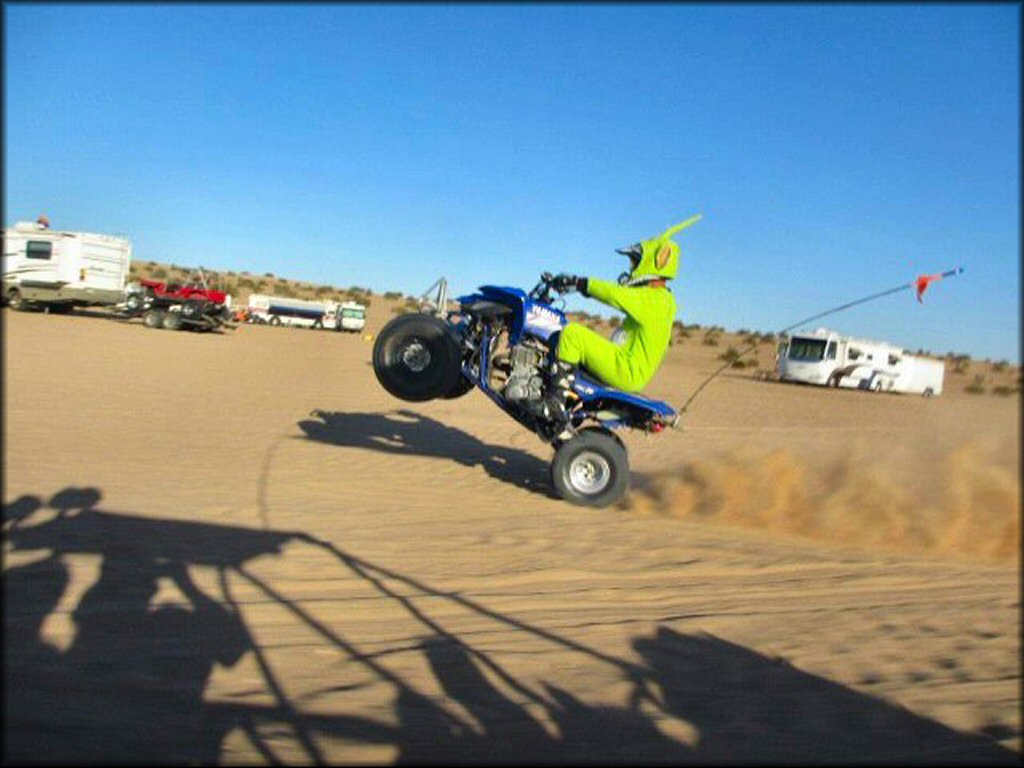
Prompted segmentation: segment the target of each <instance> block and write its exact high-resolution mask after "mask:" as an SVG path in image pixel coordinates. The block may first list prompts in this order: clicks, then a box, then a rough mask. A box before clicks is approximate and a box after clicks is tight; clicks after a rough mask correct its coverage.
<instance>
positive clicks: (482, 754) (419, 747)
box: [3, 488, 1020, 764]
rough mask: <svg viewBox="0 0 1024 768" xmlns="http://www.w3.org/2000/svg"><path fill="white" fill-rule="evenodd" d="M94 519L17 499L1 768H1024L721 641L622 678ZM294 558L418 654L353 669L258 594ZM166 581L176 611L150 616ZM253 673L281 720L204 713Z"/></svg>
mask: <svg viewBox="0 0 1024 768" xmlns="http://www.w3.org/2000/svg"><path fill="white" fill-rule="evenodd" d="M100 499H101V494H100V493H99V491H97V490H96V489H92V488H84V489H83V488H66V489H64V490H62V491H61V492H59V493H57V494H56V495H54V496H53V497H51V498H50V499H49V500H48V501H47V502H45V503H44V501H43V500H42V499H40V498H39V497H35V496H23V497H21V498H20V499H18V500H17V501H15V502H14V503H12V504H10V505H8V506H6V507H5V508H4V522H3V525H4V540H5V541H4V545H5V550H6V551H7V553H8V554H10V553H26V552H31V553H36V554H38V555H39V559H37V560H33V561H32V562H31V563H29V564H23V565H16V566H12V567H9V568H5V570H4V574H3V596H4V608H5V610H4V640H5V643H4V654H5V658H4V662H5V663H4V704H5V706H4V732H3V736H4V739H3V751H4V762H5V763H24V762H34V763H52V764H63V763H67V762H70V763H82V762H88V763H107V762H119V763H126V764H133V763H153V762H159V763H193V764H213V763H216V762H218V761H219V760H221V759H222V758H223V757H224V754H223V746H224V742H225V738H226V737H227V735H228V734H229V733H238V732H240V733H241V734H244V735H245V736H246V737H247V738H248V741H249V743H250V744H251V746H252V748H253V749H254V750H255V752H256V753H257V754H259V755H260V756H261V757H262V758H263V759H264V760H265V761H266V762H268V763H271V764H278V763H281V762H283V760H284V758H283V757H282V754H281V752H282V741H287V742H288V744H291V745H293V747H295V746H297V748H298V749H299V754H301V755H302V758H301V761H302V762H303V763H313V764H326V763H327V762H329V761H330V762H335V763H336V762H341V761H344V760H345V759H346V758H345V754H344V753H343V752H342V753H341V754H339V753H338V752H332V753H331V755H330V759H329V760H328V757H327V756H326V755H325V754H324V741H323V738H324V737H336V738H343V739H345V740H347V741H348V742H349V743H357V744H384V745H391V746H393V747H394V748H395V749H396V755H397V757H396V760H397V762H399V763H442V762H443V763H451V762H459V763H467V764H479V763H504V764H508V763H519V764H522V763H544V762H560V763H570V762H571V763H620V762H626V763H638V762H672V763H694V762H696V763H706V762H715V761H723V762H744V763H745V762H789V761H793V762H805V763H822V762H838V761H846V762H855V763H866V762H877V763H884V764H893V763H896V764H899V763H910V762H918V763H923V764H937V763H970V764H982V763H989V764H1019V762H1020V756H1019V755H1017V754H1016V753H1014V752H1011V751H1009V750H1006V749H1004V748H1003V747H1001V746H1000V745H999V744H997V743H995V742H994V741H992V740H991V739H990V738H988V737H986V736H984V735H980V734H968V733H961V732H958V731H955V730H952V729H950V728H947V727H945V726H943V725H941V724H939V723H936V722H933V721H930V720H927V719H924V718H921V717H918V716H916V715H914V714H912V713H910V712H908V711H906V710H904V709H901V708H899V707H895V706H892V705H890V704H888V703H886V702H884V701H881V700H878V699H875V698H871V697H869V696H865V695H863V694H860V693H857V692H855V691H852V690H850V689H847V688H844V687H843V686H841V685H837V684H835V683H832V682H830V681H828V680H825V679H822V678H820V677H816V676H814V675H810V674H807V673H805V672H801V671H800V670H798V669H795V668H793V667H792V666H789V665H788V664H785V663H781V662H780V661H778V660H775V659H769V658H766V657H764V656H762V655H760V654H758V653H756V652H753V651H751V650H749V649H746V648H743V647H740V646H737V645H734V644H732V643H729V642H727V641H725V640H721V639H719V638H715V637H711V636H706V635H703V636H689V635H683V634H680V633H678V632H676V631H674V630H673V629H671V628H668V627H664V626H663V627H660V628H658V629H657V630H656V632H654V633H653V635H651V636H639V637H636V638H634V639H633V648H634V650H635V651H636V655H637V659H638V660H639V661H636V662H634V661H626V660H623V659H619V658H616V657H614V656H610V655H607V654H605V653H603V652H601V651H600V650H598V649H594V648H590V647H587V646H585V645H583V644H582V643H579V642H577V641H575V640H573V639H572V638H571V637H568V636H564V635H559V634H557V633H554V632H551V631H549V630H546V629H544V628H542V627H538V626H533V625H530V624H527V623H526V622H524V621H521V620H519V619H516V618H514V617H512V616H508V615H505V614H501V613H499V612H496V611H493V610H491V609H489V608H487V607H486V606H484V605H483V604H481V603H478V602H476V601H474V600H473V599H471V598H469V597H466V596H465V595H463V594H457V593H455V594H453V593H449V592H445V591H441V590H437V589H435V588H433V587H430V586H429V585H427V584H424V583H422V582H420V581H418V580H416V579H414V578H411V577H409V576H406V575H403V574H401V573H398V572H395V571H392V570H389V569H387V568H384V567H381V566H378V565H375V564H373V563H370V562H368V561H365V560H362V559H360V558H358V557H355V556H354V555H352V554H350V553H347V552H345V551H344V550H342V549H340V548H338V547H337V546H336V545H334V544H332V543H330V542H325V541H318V540H315V539H313V538H311V537H309V536H306V535H305V534H302V533H298V532H288V531H261V530H255V529H248V528H241V527H233V526H220V525H213V524H208V523H199V522H178V521H164V520H158V519H150V518H145V517H140V516H133V515H126V514H120V513H116V514H115V513H112V512H105V511H101V510H100V509H98V508H97V507H96V505H97V504H98V503H99V501H100ZM288 542H301V544H302V546H309V547H315V548H319V549H320V551H322V552H325V553H329V555H330V556H331V557H332V558H333V559H334V561H336V562H337V567H338V568H339V570H340V571H342V572H344V573H347V574H348V575H349V576H350V577H351V578H353V579H358V580H361V582H363V583H364V584H365V585H367V586H368V587H369V588H371V589H372V590H374V591H376V592H377V593H378V595H379V596H380V597H382V598H385V599H387V600H388V601H389V602H393V604H394V605H395V606H397V607H400V608H401V609H402V610H403V611H404V612H405V613H406V615H407V617H408V621H409V622H410V625H411V630H410V633H411V634H413V635H414V636H418V637H419V638H420V641H419V642H418V643H417V644H416V645H415V647H412V648H409V647H408V644H405V643H403V646H402V647H401V648H398V647H396V648H386V647H385V648H383V649H378V650H377V651H376V652H375V653H372V654H367V653H363V652H360V650H359V649H358V648H357V647H356V645H355V644H354V643H353V642H352V641H351V640H350V639H348V637H346V634H345V632H346V626H345V621H344V619H343V618H339V619H337V620H335V621H332V622H331V624H330V625H328V624H326V623H324V622H323V621H322V620H320V619H317V618H316V617H314V616H312V615H311V614H309V613H308V612H307V611H306V610H305V608H304V606H303V605H302V604H301V603H300V602H298V601H294V600H290V599H289V598H288V597H287V596H286V595H284V594H282V593H281V592H280V591H279V590H278V588H277V587H275V585H274V584H271V583H266V582H264V581H263V580H261V579H260V578H259V577H258V576H256V575H254V574H253V573H251V572H250V569H249V567H248V565H249V563H250V561H252V560H253V559H254V558H257V557H261V556H262V557H266V556H277V557H283V556H285V553H283V551H282V547H283V546H284V544H286V543H288ZM289 551H290V550H289ZM81 554H89V555H93V556H99V558H100V575H99V578H98V579H97V581H96V582H95V583H94V584H93V585H92V586H90V587H89V588H88V589H87V590H86V591H85V593H84V594H83V596H82V598H81V600H80V601H79V602H78V604H77V605H75V606H74V607H73V609H72V612H71V616H70V617H71V620H72V622H73V624H74V627H75V633H74V637H73V639H72V641H71V643H70V645H69V646H68V647H67V648H66V649H65V650H61V649H58V648H57V647H55V646H53V645H51V644H49V643H48V642H47V641H46V640H45V639H44V637H43V633H42V626H43V623H44V621H45V620H46V618H47V617H48V616H49V615H50V614H51V613H53V612H54V611H55V610H56V609H57V607H58V605H59V604H60V602H61V598H62V596H63V595H64V593H65V591H66V590H67V589H68V584H69V580H70V578H69V577H70V573H69V563H68V561H67V558H68V557H69V556H72V555H81ZM191 567H208V568H214V569H216V571H217V572H218V573H219V577H220V581H219V584H220V590H219V594H217V595H211V594H208V593H206V592H204V591H203V590H201V589H200V588H199V587H198V586H197V585H196V583H195V582H194V581H193V579H192V577H191V575H190V572H189V569H190V568H191ZM229 575H230V577H231V578H230V579H229V578H228V576H229ZM164 579H167V580H169V581H170V582H171V583H173V584H174V585H175V586H176V587H177V589H178V590H179V592H180V594H181V595H182V596H184V599H185V601H186V604H185V605H176V604H171V605H168V604H166V603H165V604H162V605H159V606H154V605H153V602H152V601H153V597H154V595H155V594H156V592H157V588H158V582H160V581H161V580H164ZM239 580H241V581H242V582H244V583H246V584H247V585H248V586H249V587H252V588H255V589H256V590H257V594H258V598H257V599H258V601H259V602H263V603H266V602H271V603H273V604H276V605H278V606H280V607H282V608H284V609H285V610H287V611H288V613H289V614H290V615H291V616H292V617H293V619H294V620H295V621H296V622H300V623H301V624H303V625H304V626H305V627H307V628H308V629H310V630H312V631H313V632H315V633H316V634H317V635H318V636H319V637H320V638H321V641H322V642H323V644H324V645H326V646H329V647H333V648H334V649H335V650H336V652H337V653H338V656H339V659H340V660H343V661H347V662H348V663H355V664H359V665H361V666H362V667H363V668H364V669H366V670H367V671H368V672H369V673H371V674H372V675H373V676H374V677H376V678H377V679H379V680H380V681H382V682H384V683H386V684H388V685H390V686H391V687H392V689H393V691H394V708H395V709H394V715H395V717H394V718H392V719H389V720H388V721H387V722H382V721H376V720H373V719H370V718H364V717H359V716H348V715H341V714H322V713H321V714H314V713H309V712H304V711H303V710H302V707H301V706H300V704H299V703H297V702H296V701H294V700H293V699H292V698H290V697H289V696H288V694H287V693H286V691H285V688H286V686H284V685H282V682H281V681H280V680H279V679H278V678H277V677H276V676H275V673H274V671H273V670H272V668H271V665H270V664H269V663H268V661H267V657H266V653H265V649H264V648H261V647H260V645H259V643H257V642H256V641H255V639H254V636H253V634H252V633H251V632H250V631H249V628H248V626H247V624H246V617H245V615H244V611H243V607H244V606H242V605H240V604H239V603H238V602H237V601H236V600H235V598H234V596H233V595H232V589H231V586H230V583H231V582H234V583H238V581H239ZM421 597H429V598H430V599H429V600H426V601H423V600H419V599H418V598H421ZM446 604H457V606H458V607H459V608H461V609H466V610H469V611H472V612H473V613H474V614H476V615H477V617H478V618H479V619H481V620H486V621H492V622H494V623H495V624H497V625H501V628H503V629H504V630H505V631H509V630H511V631H514V632H517V633H522V634H523V635H524V636H525V635H529V636H531V637H532V638H533V639H534V640H537V639H540V640H543V641H544V642H545V643H549V644H551V645H552V646H553V647H554V648H557V649H558V650H560V651H562V652H563V653H571V654H573V655H575V656H576V657H577V659H578V661H579V662H580V663H581V664H583V663H586V664H589V665H610V666H611V667H612V668H614V670H616V672H617V673H618V674H621V676H622V678H623V679H624V680H625V681H627V682H628V683H629V685H630V689H631V690H632V695H631V696H630V697H629V700H628V702H626V703H625V704H624V705H623V706H608V705H600V706H595V705H592V704H588V703H587V702H585V701H583V700H582V699H580V698H579V697H578V696H576V695H574V693H573V692H572V691H569V690H565V689H564V688H559V687H556V686H554V685H551V684H548V683H545V682H543V681H539V682H538V681H527V680H523V679H518V678H516V677H515V676H514V675H512V674H511V673H510V672H509V671H508V670H507V669H505V668H504V667H503V666H502V665H501V664H500V663H499V662H498V661H497V660H496V659H495V658H494V657H493V655H491V654H488V653H486V652H484V651H483V650H481V649H479V648H477V647H475V646H474V645H473V644H472V643H471V642H470V641H469V640H468V639H465V638H463V637H460V636H459V635H458V634H457V633H456V632H454V631H450V630H449V629H447V628H446V627H445V626H444V625H443V624H442V623H441V622H440V621H439V620H437V619H435V618H433V617H432V616H431V615H430V612H428V611H427V610H426V609H425V608H424V606H430V607H431V611H434V612H438V606H440V607H441V608H442V609H443V608H444V606H445V605H446ZM339 609H341V610H342V611H343V609H344V606H343V605H341V606H339ZM447 613H448V614H451V611H450V610H449V611H447ZM339 615H341V616H343V615H344V614H343V613H340V614H339ZM399 653H419V654H422V655H423V658H424V659H425V661H426V663H427V666H428V667H429V669H430V670H431V672H432V674H433V675H434V676H435V678H436V681H437V684H438V687H439V688H440V690H441V691H442V692H443V696H442V697H441V701H445V702H448V703H449V704H450V703H453V702H456V703H458V704H459V705H460V708H459V710H458V711H459V712H461V713H468V717H467V715H466V714H459V715H456V714H453V712H454V711H455V710H454V709H453V708H452V707H451V706H442V703H441V701H439V700H438V698H437V697H436V696H428V695H427V694H426V693H424V692H422V691H420V690H418V689H417V688H416V686H415V685H414V683H413V682H411V681H407V680H405V679H403V678H402V677H401V676H400V675H398V674H397V673H395V672H394V671H393V670H392V669H390V668H389V666H388V665H387V664H386V663H384V662H385V660H386V659H387V658H388V657H389V656H390V655H393V654H399ZM247 654H252V657H253V659H254V660H255V662H256V665H257V667H258V669H259V670H260V673H261V676H262V678H261V687H262V689H263V691H264V692H265V693H267V694H269V695H270V697H271V698H272V700H273V701H274V702H275V703H274V704H270V705H252V704H246V703H224V702H209V701H206V700H205V698H204V691H205V689H206V686H207V683H208V681H209V679H210V675H211V673H212V671H213V669H214V668H215V667H217V666H221V667H232V666H234V665H236V664H238V663H239V662H240V660H241V659H242V658H243V657H244V656H246V655H247ZM324 693H332V694H333V695H344V693H343V692H342V693H341V694H339V693H338V692H337V691H336V690H334V689H328V690H326V691H324ZM314 698H315V696H314ZM357 706H358V704H354V705H353V707H352V708H353V709H355V708H356V707H357ZM538 716H540V717H543V719H545V720H547V721H548V723H549V724H553V725H554V728H553V729H552V728H550V727H548V728H545V727H543V726H542V725H541V722H540V719H538ZM671 721H682V722H684V723H686V724H688V726H689V727H690V729H691V731H695V732H696V734H697V736H698V738H697V739H695V740H693V742H692V743H684V742H682V741H679V740H677V739H675V738H672V737H671V736H670V735H668V732H667V730H666V729H665V727H664V724H665V723H670V722H671ZM291 754H294V751H292V752H291Z"/></svg>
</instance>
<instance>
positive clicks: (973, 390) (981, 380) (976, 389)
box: [964, 374, 985, 395]
mask: <svg viewBox="0 0 1024 768" xmlns="http://www.w3.org/2000/svg"><path fill="white" fill-rule="evenodd" d="M964 392H969V393H970V394H972V395H981V394H984V393H985V377H984V376H982V375H981V374H975V376H974V381H972V382H971V383H970V384H968V385H967V386H966V387H964Z"/></svg>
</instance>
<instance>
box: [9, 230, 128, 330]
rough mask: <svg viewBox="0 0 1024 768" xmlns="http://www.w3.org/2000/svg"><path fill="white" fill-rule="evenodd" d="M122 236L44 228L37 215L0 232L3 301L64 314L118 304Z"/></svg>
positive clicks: (123, 267)
mask: <svg viewBox="0 0 1024 768" xmlns="http://www.w3.org/2000/svg"><path fill="white" fill-rule="evenodd" d="M131 260H132V244H131V242H130V241H129V240H128V238H126V237H121V236H115V235H103V234H98V233H95V232H70V231H62V230H55V229H50V227H49V222H48V221H47V220H46V219H45V217H43V216H40V217H39V220H37V221H35V222H29V221H19V222H17V223H16V224H15V225H14V226H13V227H8V228H5V229H4V245H3V299H4V302H5V303H6V304H8V305H9V306H10V307H11V308H12V309H17V310H30V309H43V310H45V311H48V312H68V311H70V310H71V309H72V308H74V307H89V306H113V305H115V304H118V303H120V302H122V301H123V300H124V292H125V283H126V282H127V279H128V270H129V267H130V266H131Z"/></svg>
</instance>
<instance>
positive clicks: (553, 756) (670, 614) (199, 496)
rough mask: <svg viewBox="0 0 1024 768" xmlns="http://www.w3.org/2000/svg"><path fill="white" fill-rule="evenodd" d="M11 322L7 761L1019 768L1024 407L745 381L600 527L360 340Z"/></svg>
mask: <svg viewBox="0 0 1024 768" xmlns="http://www.w3.org/2000/svg"><path fill="white" fill-rule="evenodd" d="M389 316H390V315H389V307H388V305H387V304H386V303H385V302H376V301H375V302H374V304H373V306H372V307H371V310H370V317H369V327H368V332H370V333H373V332H375V331H376V329H377V328H379V327H380V326H381V325H382V324H383V322H384V321H385V320H386V319H387V318H388V317H389ZM3 321H4V326H5V327H4V333H5V342H6V343H5V382H4V383H5V385H6V386H5V388H4V416H5V418H4V449H5V455H4V466H5V470H6V472H5V486H4V505H5V515H4V566H3V567H4V600H5V628H4V632H5V637H4V639H5V665H4V667H5V697H6V700H5V703H6V705H7V706H6V707H5V710H6V720H5V733H4V753H5V758H7V759H10V760H11V761H16V762H17V761H25V760H29V759H32V760H37V761H41V762H58V761H61V760H68V759H71V760H74V761H83V760H92V761H98V762H111V761H114V760H134V759H137V760H142V761H153V760H163V761H173V762H187V761H193V762H222V763H253V762H260V763H263V762H266V763H270V762H275V761H276V762H287V763H291V762H295V763H303V764H308V763H314V762H331V763H344V762H355V763H365V762H374V763H387V762H392V761H395V760H407V761H417V760H418V761H427V762H449V761H460V762H467V763H468V762H481V761H483V762H502V763H508V762H550V761H562V762H607V761H613V762H627V763H628V762H644V761H661V762H680V763H686V762H709V761H727V762H750V761H755V760H769V761H775V762H783V761H792V760H803V761H810V762H821V761H825V762H835V761H841V760H846V761H853V762H865V761H875V762H888V763H891V762H896V763H903V762H909V761H919V762H926V763H936V762H952V763H965V762H970V763H1019V762H1020V757H1021V744H1020V738H1021V730H1020V716H1019V711H1020V696H1019V694H1020V665H1019V661H1018V656H1019V651H1020V648H1019V631H1018V617H1019V607H1020V603H1019V568H1018V564H1019V538H1020V528H1019V504H1020V481H1019V469H1018V468H1019V460H1020V448H1019V434H1018V430H1019V423H1020V421H1019V415H1020V411H1019V401H1018V400H1017V399H1016V398H998V397H993V396H987V397H973V396H970V395H967V394H964V393H963V392H962V390H958V389H957V388H955V387H951V388H950V389H949V391H948V393H947V394H944V395H943V396H941V397H939V398H934V399H931V400H925V399H923V398H908V397H900V396H893V395H868V394H865V393H860V392H848V391H831V390H827V391H826V390H821V389H815V388H808V387H796V386H788V385H781V384H774V383H766V382H760V381H757V380H755V379H754V378H752V377H751V376H750V375H746V374H742V373H739V372H737V373H731V372H730V373H728V374H725V375H723V376H722V377H721V378H720V380H719V381H716V382H715V383H714V384H712V385H711V386H710V387H709V388H708V389H707V390H706V391H705V393H704V394H702V395H701V397H700V398H699V399H698V400H697V401H695V402H694V404H693V406H692V408H691V410H690V412H689V413H688V414H687V415H686V418H685V420H684V429H683V430H682V431H680V432H672V433H667V434H663V435H659V436H655V437H644V436H641V435H629V436H627V437H626V440H627V443H628V445H629V449H630V456H631V462H632V465H633V469H634V475H633V491H632V492H631V494H630V495H629V497H628V498H627V499H626V501H625V502H624V503H623V504H622V505H621V506H620V507H618V508H614V509H606V510H599V511H598V510H590V509H581V508H578V507H573V506H570V505H568V504H565V503H564V502H561V501H559V500H558V499H555V498H553V496H552V494H551V489H550V487H549V484H548V479H547V472H548V461H549V458H550V455H549V451H548V449H547V448H546V447H545V446H544V445H542V444H541V443H540V442H539V441H538V440H537V439H536V438H535V437H533V436H531V435H529V434H527V433H525V432H524V431H523V430H522V429H521V428H519V427H518V426H517V425H516V424H514V423H513V422H511V421H510V420H508V419H506V418H505V417H504V416H503V415H502V414H501V413H500V412H499V411H498V410H497V409H496V408H495V407H494V406H493V405H492V404H491V403H490V402H488V401H487V400H486V398H484V397H482V396H480V395H479V394H477V393H471V394H470V395H468V396H467V397H465V398H462V399H460V400H457V401H440V402H430V403H424V404H411V403H401V402H398V401H395V400H394V399H392V398H390V397H389V396H388V395H387V394H386V393H385V392H383V390H381V389H380V388H379V387H378V386H377V384H376V381H375V379H374V377H373V372H372V369H371V367H370V365H369V355H370V348H371V344H370V343H368V342H367V341H366V340H365V339H363V338H362V337H354V336H350V335H344V334H334V333H330V332H311V331H301V330H290V329H274V328H268V327H254V326H245V327H241V328H239V329H238V330H236V331H234V332H231V333H227V334H222V335H214V334H211V335H197V334H191V333H172V332H164V331H152V330H149V329H145V328H143V327H142V326H141V325H139V324H138V323H122V322H116V321H113V320H109V319H103V318H99V317H90V316H76V315H70V316H45V315H41V314H20V313H13V312H10V311H7V310H5V311H4V312H3ZM716 352H717V350H714V349H710V348H704V347H701V346H700V344H699V342H697V343H693V344H691V343H689V342H687V343H684V344H683V345H681V346H679V345H677V346H675V347H673V348H672V349H671V351H670V354H669V359H668V360H667V362H666V364H665V366H664V368H663V370H662V371H661V372H660V373H659V375H658V377H657V379H656V381H655V382H654V383H653V384H652V386H651V388H650V394H652V395H653V396H655V397H663V398H665V399H668V400H671V401H673V402H676V403H678V402H681V401H682V400H683V399H684V396H685V395H686V394H687V393H688V392H691V391H693V389H694V387H696V386H697V385H698V384H699V382H700V381H701V380H702V379H703V377H704V376H706V375H707V374H708V373H710V372H711V371H712V370H713V369H714V368H715V367H716V365H717V362H718V361H717V360H716Z"/></svg>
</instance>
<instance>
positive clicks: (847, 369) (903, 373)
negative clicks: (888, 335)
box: [777, 328, 945, 397]
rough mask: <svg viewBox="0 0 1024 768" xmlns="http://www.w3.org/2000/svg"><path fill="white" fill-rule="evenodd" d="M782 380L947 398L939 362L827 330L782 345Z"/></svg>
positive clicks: (778, 367)
mask: <svg viewBox="0 0 1024 768" xmlns="http://www.w3.org/2000/svg"><path fill="white" fill-rule="evenodd" d="M777 370H778V374H779V379H780V380H781V381H796V382H801V383H804V384H817V385H819V386H828V387H846V388H850V389H866V390H869V391H872V392H907V393H913V394H920V395H924V396H925V397H931V396H932V395H939V394H942V382H943V377H944V375H945V366H944V365H943V363H942V362H941V361H939V360H930V359H928V358H924V357H920V356H915V355H908V354H907V353H906V352H905V351H904V350H903V349H901V348H900V347H896V346H893V345H892V344H887V343H885V342H882V341H871V340H869V339H855V338H853V337H850V336H842V335H840V334H838V333H836V332H834V331H830V330H828V329H826V328H818V329H817V330H816V331H814V332H813V333H806V334H794V335H793V336H792V337H791V338H790V339H789V341H788V342H783V343H782V344H780V345H779V357H778V362H777Z"/></svg>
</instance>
